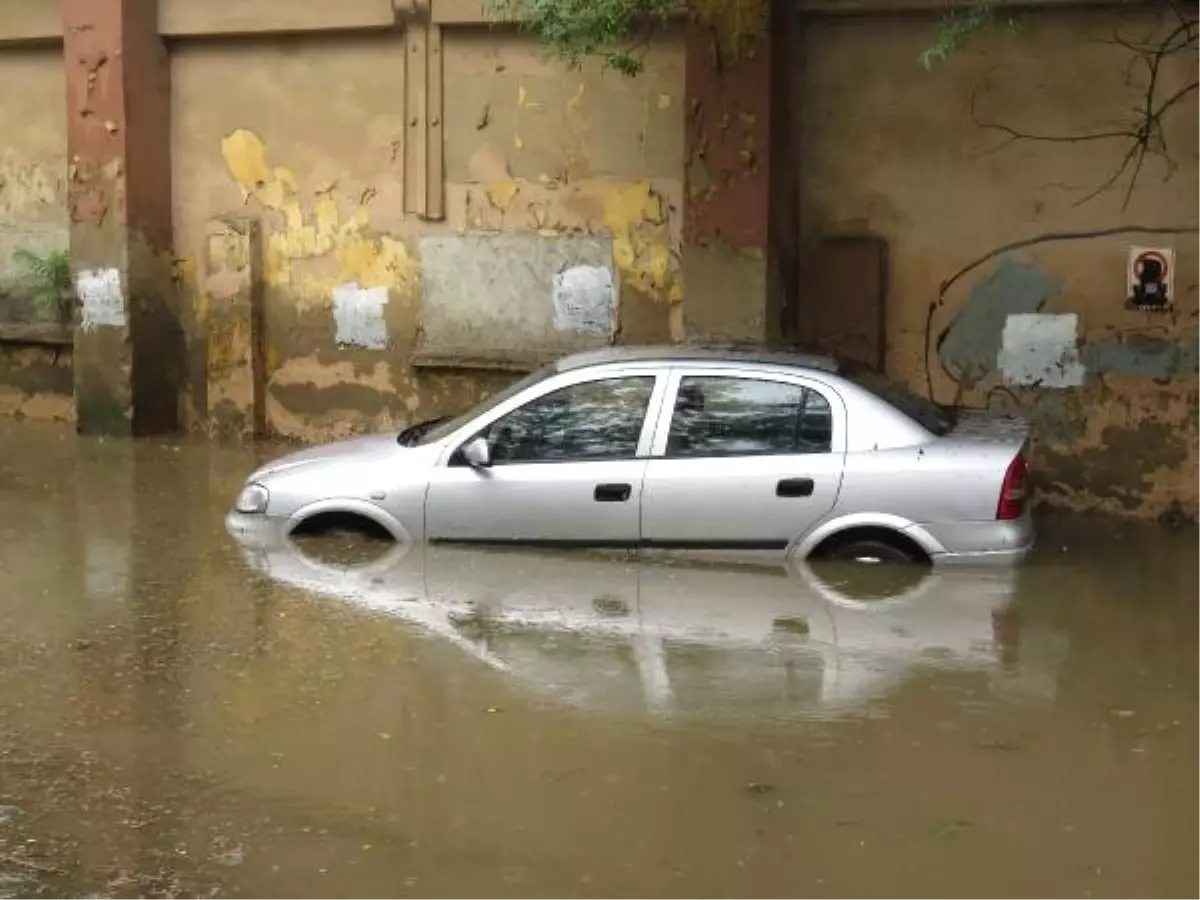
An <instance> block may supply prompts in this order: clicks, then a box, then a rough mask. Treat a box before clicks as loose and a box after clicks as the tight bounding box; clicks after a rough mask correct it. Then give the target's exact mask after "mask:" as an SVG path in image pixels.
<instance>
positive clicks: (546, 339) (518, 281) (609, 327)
mask: <svg viewBox="0 0 1200 900" xmlns="http://www.w3.org/2000/svg"><path fill="white" fill-rule="evenodd" d="M613 255H614V254H613V242H612V240H611V239H609V238H607V237H599V236H596V237H593V236H590V235H579V236H575V235H559V234H546V233H538V232H533V233H527V234H511V233H510V234H495V233H482V234H479V233H476V234H466V235H461V236H460V235H449V236H445V237H427V238H423V239H422V240H421V265H422V273H421V328H422V340H421V347H422V349H423V350H429V351H435V352H461V353H494V354H496V355H498V356H502V355H504V354H512V353H520V352H531V353H536V352H540V351H549V352H560V353H561V352H568V351H570V350H576V349H581V348H584V347H589V346H597V345H603V344H607V343H609V342H610V341H611V339H612V334H613V326H614V322H613V314H612V311H613V306H614V298H613V296H612V293H613V292H612V269H613ZM581 268H582V269H584V270H592V269H598V270H599V271H601V272H603V273H605V276H606V278H607V284H608V296H607V298H605V304H604V305H605V308H606V312H607V317H606V321H602V322H600V323H599V327H598V328H593V329H584V328H580V327H578V326H577V325H575V324H574V322H573V321H572V320H571V319H567V318H565V314H566V313H567V311H568V310H567V309H566V308H565V304H566V303H567V302H569V301H570V300H571V298H570V297H564V296H562V295H561V291H560V290H557V289H556V280H557V279H559V278H560V277H561V275H562V274H563V273H565V272H570V271H578V270H580V269H581ZM593 306H594V304H593ZM576 318H577V317H576Z"/></svg>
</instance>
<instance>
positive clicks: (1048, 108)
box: [796, 8, 1200, 517]
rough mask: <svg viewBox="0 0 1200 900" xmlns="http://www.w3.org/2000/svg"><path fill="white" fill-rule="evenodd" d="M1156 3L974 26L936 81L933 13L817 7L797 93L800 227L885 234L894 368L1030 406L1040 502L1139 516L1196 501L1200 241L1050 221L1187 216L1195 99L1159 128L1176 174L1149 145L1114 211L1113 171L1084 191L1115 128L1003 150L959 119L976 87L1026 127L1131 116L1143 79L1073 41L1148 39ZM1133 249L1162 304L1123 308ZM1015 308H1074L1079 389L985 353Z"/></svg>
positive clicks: (975, 395) (1166, 71)
mask: <svg viewBox="0 0 1200 900" xmlns="http://www.w3.org/2000/svg"><path fill="white" fill-rule="evenodd" d="M1156 15H1157V13H1156V12H1155V10H1154V9H1150V8H1147V9H1144V10H1140V11H1136V12H1134V11H1128V10H1126V11H1124V12H1123V13H1121V14H1114V13H1112V12H1111V11H1103V10H1095V9H1091V10H1088V9H1076V10H1070V11H1067V10H1059V11H1046V12H1029V13H1026V14H1023V15H1022V22H1023V25H1024V30H1023V32H1022V34H1021V36H1020V38H1019V39H1016V40H1015V39H1012V38H1010V37H1008V36H1006V35H1003V34H995V35H987V36H981V37H980V38H979V39H978V40H973V41H972V43H971V45H970V46H969V47H968V48H965V49H964V51H963V52H962V53H960V54H958V55H956V56H955V58H954V59H953V60H951V61H950V62H949V63H948V64H946V65H945V66H941V67H939V69H938V70H937V71H936V72H933V73H929V72H926V71H924V70H923V69H922V68H921V67H920V66H919V65H918V64H917V63H916V62H915V60H916V58H917V56H918V54H919V53H920V51H921V49H922V47H923V46H924V45H925V44H926V43H927V41H928V35H929V33H930V30H931V28H932V24H933V21H934V20H933V18H932V17H927V16H921V15H914V16H911V17H903V18H896V17H894V16H886V15H882V14H881V15H870V14H864V15H862V16H855V17H847V18H841V17H838V18H833V17H830V18H824V17H820V16H817V17H813V18H811V19H809V20H807V21H806V23H805V26H804V37H803V52H802V54H801V55H802V57H803V59H804V61H805V66H804V69H805V71H804V73H803V75H802V76H801V77H800V78H799V79H798V84H797V87H796V94H797V96H798V98H799V103H798V113H797V130H798V133H799V134H801V135H803V137H804V139H803V140H802V141H801V142H800V143H799V151H800V152H799V155H798V165H799V168H800V171H801V173H802V187H801V204H802V215H801V219H802V222H801V236H802V239H804V240H805V241H815V240H817V239H819V238H820V237H822V236H824V235H831V234H845V233H851V234H864V233H867V234H875V235H879V236H880V237H882V238H884V239H885V240H887V242H888V245H889V252H888V259H889V272H888V298H887V304H888V312H887V368H888V369H889V371H890V373H891V374H893V375H895V376H897V377H899V378H901V379H902V380H904V381H906V382H908V383H909V384H910V385H911V386H912V387H914V388H916V389H917V390H919V391H921V392H925V391H926V390H927V389H928V388H929V387H932V390H933V393H934V396H935V397H936V398H937V399H939V400H942V401H947V402H948V401H959V402H964V403H968V404H974V405H979V406H982V405H984V404H987V405H991V406H996V407H1004V408H1015V409H1017V410H1018V411H1021V412H1024V413H1025V414H1026V415H1028V416H1029V417H1030V418H1031V419H1032V420H1033V422H1034V426H1035V428H1034V474H1035V477H1038V473H1039V472H1040V473H1041V475H1042V478H1041V480H1042V481H1043V482H1044V483H1045V485H1047V486H1048V487H1047V488H1046V490H1047V496H1048V497H1049V499H1051V500H1052V501H1053V502H1055V503H1057V504H1059V505H1064V506H1071V507H1075V508H1096V507H1100V508H1104V509H1109V510H1111V511H1113V512H1121V513H1125V514H1136V515H1144V516H1151V517H1152V516H1155V515H1157V514H1158V513H1159V512H1160V511H1161V510H1162V509H1163V508H1165V507H1166V506H1167V505H1169V504H1170V503H1172V502H1174V501H1178V502H1179V503H1181V504H1182V505H1183V506H1184V508H1185V509H1186V510H1189V511H1195V509H1196V506H1197V500H1196V498H1197V487H1198V485H1197V477H1196V473H1197V470H1198V468H1200V452H1198V450H1197V438H1196V435H1195V431H1196V428H1195V414H1194V411H1193V406H1194V405H1195V395H1196V391H1197V377H1196V357H1197V351H1196V320H1197V288H1196V285H1197V283H1198V282H1200V273H1198V272H1197V263H1198V259H1197V251H1196V238H1195V234H1194V233H1191V234H1189V233H1187V232H1183V233H1176V234H1167V235H1147V234H1146V233H1144V232H1139V231H1136V230H1131V231H1129V232H1128V233H1122V232H1120V231H1114V233H1112V234H1109V235H1104V236H1099V237H1092V238H1087V237H1081V238H1079V239H1071V240H1064V239H1062V238H1061V235H1062V234H1063V233H1071V232H1079V233H1086V232H1089V231H1093V230H1098V229H1107V228H1111V229H1119V228H1120V227H1122V226H1142V227H1156V226H1161V227H1176V226H1184V227H1188V226H1194V223H1195V222H1196V204H1195V197H1196V195H1197V192H1198V190H1200V183H1198V174H1197V169H1196V166H1195V162H1194V160H1195V157H1196V153H1197V144H1196V141H1197V137H1196V136H1197V133H1198V131H1200V129H1198V126H1197V108H1196V105H1195V104H1180V105H1178V106H1177V107H1175V108H1174V109H1173V110H1172V111H1171V113H1170V114H1169V115H1168V116H1167V117H1166V118H1165V120H1164V126H1165V135H1164V136H1165V140H1166V144H1167V146H1168V147H1169V148H1170V152H1171V155H1172V156H1173V157H1174V158H1175V160H1176V161H1177V163H1178V167H1177V168H1175V169H1174V170H1172V169H1171V167H1170V166H1169V165H1168V164H1167V163H1166V162H1165V161H1164V160H1163V159H1161V158H1160V157H1158V156H1153V157H1147V159H1146V162H1145V166H1144V168H1143V171H1142V175H1141V178H1140V179H1139V181H1138V185H1137V188H1136V190H1134V191H1133V193H1132V195H1131V196H1130V199H1129V204H1128V208H1127V209H1122V205H1123V202H1124V197H1125V190H1124V188H1125V184H1124V183H1122V184H1119V185H1118V186H1117V188H1116V189H1114V190H1113V191H1110V192H1106V193H1101V194H1100V195H1098V196H1097V197H1095V198H1094V199H1091V200H1087V201H1086V202H1080V201H1082V200H1084V199H1085V198H1086V195H1087V194H1088V192H1089V191H1090V190H1093V189H1094V188H1096V187H1097V186H1099V185H1102V184H1103V183H1104V182H1105V181H1106V180H1107V179H1108V178H1109V177H1110V176H1111V175H1112V173H1113V172H1114V171H1115V169H1116V167H1117V166H1118V165H1119V164H1120V160H1121V156H1122V154H1123V153H1124V152H1125V151H1126V149H1127V148H1126V147H1124V146H1123V145H1121V142H1120V141H1086V142H1036V141H1033V142H1024V141H1017V142H1008V141H1007V140H1006V135H1004V134H1002V133H998V132H995V131H991V130H987V129H984V128H981V127H979V125H977V124H976V123H975V122H974V121H973V120H972V116H971V98H972V96H974V101H975V115H976V117H977V118H978V119H979V120H982V121H992V122H1001V123H1004V124H1007V125H1010V126H1012V127H1014V128H1018V129H1020V130H1022V131H1026V132H1029V133H1031V134H1049V135H1059V134H1079V133H1085V132H1091V131H1095V130H1097V129H1104V128H1106V127H1109V126H1111V125H1112V124H1113V123H1115V122H1117V121H1119V120H1121V121H1123V118H1124V117H1125V116H1127V110H1128V109H1129V108H1130V107H1131V106H1133V105H1135V103H1136V102H1137V91H1138V82H1137V79H1138V78H1140V77H1141V75H1140V74H1137V75H1136V76H1135V77H1134V80H1133V82H1130V81H1129V80H1128V79H1127V72H1128V71H1129V54H1128V51H1126V50H1125V49H1123V48H1121V47H1120V46H1117V45H1116V44H1114V43H1113V42H1111V41H1108V40H1104V41H1101V40H1092V39H1090V38H1089V37H1087V35H1104V36H1111V35H1112V34H1114V33H1129V34H1137V35H1139V38H1138V39H1144V37H1145V36H1146V35H1149V34H1152V33H1153V31H1154V29H1155V28H1156V27H1160V26H1161V25H1162V22H1159V21H1158V20H1157V19H1156ZM1185 56H1186V57H1187V58H1184V57H1185ZM997 72H1003V73H1005V76H1004V77H1003V78H997V77H996V76H995V73H997ZM1160 74H1161V78H1162V79H1163V82H1162V84H1163V89H1164V90H1166V91H1168V92H1169V91H1170V90H1172V88H1171V87H1170V85H1183V84H1186V83H1187V82H1189V81H1193V80H1195V77H1196V61H1195V58H1194V55H1186V54H1181V55H1180V56H1179V57H1178V58H1173V59H1172V60H1170V61H1169V62H1168V63H1167V64H1166V65H1164V67H1163V69H1162V71H1161V73H1160ZM897 148H902V149H903V152H898V151H897ZM1167 176H1170V177H1169V179H1168V178H1167ZM1043 235H1050V236H1052V235H1059V236H1060V237H1059V238H1057V239H1054V240H1043V239H1040V238H1039V236H1043ZM1022 240H1027V241H1030V242H1031V243H1030V246H1028V247H1024V248H1021V249H1018V250H1015V251H1012V252H1011V253H1008V254H1005V255H1001V256H998V257H997V258H995V259H993V260H991V261H988V262H986V263H985V264H983V265H980V266H978V267H976V268H972V269H969V270H968V271H966V272H965V274H963V275H962V276H961V277H959V278H957V279H955V280H954V283H953V284H952V285H951V286H950V287H949V289H948V290H944V289H943V285H944V283H945V282H947V281H948V280H951V279H952V278H954V276H955V275H956V273H960V272H962V270H963V269H964V267H967V266H970V265H971V264H972V263H973V262H975V261H977V260H979V259H980V258H981V257H983V256H984V255H985V254H988V253H990V252H992V251H993V250H994V249H995V248H1000V247H1003V246H1005V245H1008V244H1010V243H1012V242H1016V241H1022ZM1146 245H1161V246H1173V247H1174V250H1175V275H1176V280H1175V295H1176V296H1175V298H1174V300H1175V309H1174V310H1173V312H1172V314H1171V315H1155V314H1149V313H1144V312H1138V311H1133V310H1128V309H1126V308H1125V300H1126V280H1127V277H1126V267H1127V262H1128V254H1129V248H1130V247H1131V246H1146ZM812 302H830V301H829V299H828V298H814V299H813V301H812ZM931 307H932V310H931ZM1027 314H1042V315H1047V316H1055V317H1058V316H1066V315H1074V316H1075V317H1076V335H1075V341H1074V344H1075V352H1076V353H1077V358H1078V368H1076V364H1075V363H1074V362H1073V360H1072V359H1071V353H1070V350H1069V348H1067V347H1066V343H1068V342H1067V341H1066V340H1065V337H1064V340H1063V341H1062V342H1061V343H1060V349H1062V350H1064V351H1065V352H1066V354H1067V357H1068V370H1069V373H1070V377H1069V378H1067V379H1066V380H1067V381H1071V382H1074V381H1078V380H1080V379H1079V375H1080V369H1082V375H1083V377H1082V384H1081V385H1079V386H1073V385H1072V386H1065V387H1064V386H1061V383H1062V379H1060V382H1059V383H1060V386H1056V387H1048V388H1035V387H1032V386H1023V385H1020V384H1015V385H1014V384H1009V385H1005V384H1004V379H1003V378H1002V374H1001V372H1000V370H999V367H998V366H997V359H998V357H999V355H1000V353H1001V349H1002V346H1003V341H1004V334H1005V329H1006V326H1007V325H1008V322H1009V317H1010V316H1014V315H1016V316H1019V315H1027ZM1055 321H1065V320H1055ZM1027 337H1028V338H1029V339H1030V340H1034V336H1032V335H1027ZM1027 346H1028V344H1027ZM927 348H928V349H927ZM927 354H928V356H927ZM1010 380H1012V379H1010ZM1016 380H1024V379H1023V378H1022V379H1016ZM1168 432H1170V433H1171V435H1172V436H1171V437H1170V438H1169V440H1167V444H1166V446H1165V447H1164V448H1163V452H1162V453H1159V445H1160V444H1161V442H1162V440H1163V439H1164V436H1165V435H1166V434H1167V433H1168ZM1135 447H1137V448H1139V450H1138V452H1137V454H1136V455H1131V454H1132V452H1133V448H1135ZM1181 453H1182V454H1183V455H1182V456H1181ZM1097 473H1102V474H1097ZM1103 473H1106V474H1103Z"/></svg>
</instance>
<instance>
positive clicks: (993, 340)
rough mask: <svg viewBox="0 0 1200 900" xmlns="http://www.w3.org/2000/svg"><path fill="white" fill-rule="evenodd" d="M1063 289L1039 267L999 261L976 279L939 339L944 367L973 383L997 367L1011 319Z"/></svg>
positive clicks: (1038, 307) (1038, 306)
mask: <svg viewBox="0 0 1200 900" xmlns="http://www.w3.org/2000/svg"><path fill="white" fill-rule="evenodd" d="M1061 290H1062V285H1061V284H1060V283H1059V282H1058V281H1057V280H1056V279H1055V278H1054V276H1053V275H1052V274H1050V273H1049V272H1047V271H1045V270H1044V269H1042V268H1040V267H1038V266H1031V265H1021V264H1019V263H1017V262H1016V261H1015V260H1013V259H1011V258H1005V259H1003V260H1001V262H1000V264H999V265H998V266H997V267H996V270H995V271H994V272H992V273H990V274H988V275H987V276H986V277H983V278H980V279H979V280H978V281H976V282H975V283H974V284H973V285H972V286H971V289H970V293H969V294H968V295H967V298H966V299H965V300H964V301H963V303H962V304H961V305H960V306H959V307H958V309H957V311H956V312H955V314H954V318H953V319H951V321H950V323H949V324H948V325H947V326H946V330H945V331H944V332H943V337H940V338H939V339H938V343H937V352H938V356H939V358H940V359H941V361H942V364H943V365H944V366H946V367H947V369H948V370H949V371H951V372H953V373H954V376H955V377H956V378H957V379H958V380H959V382H960V383H962V384H965V385H968V386H969V385H971V384H973V383H975V382H977V381H980V380H981V379H982V378H984V377H985V376H987V375H989V374H991V373H992V372H994V371H995V369H996V358H997V356H998V355H999V353H1000V351H1001V349H1002V339H1003V334H1004V329H1005V324H1006V322H1007V320H1008V317H1009V316H1012V315H1019V314H1029V313H1036V312H1039V311H1040V310H1042V309H1044V308H1045V306H1046V304H1047V303H1049V302H1050V301H1051V300H1053V299H1054V298H1055V297H1057V296H1058V294H1059V293H1060V292H1061Z"/></svg>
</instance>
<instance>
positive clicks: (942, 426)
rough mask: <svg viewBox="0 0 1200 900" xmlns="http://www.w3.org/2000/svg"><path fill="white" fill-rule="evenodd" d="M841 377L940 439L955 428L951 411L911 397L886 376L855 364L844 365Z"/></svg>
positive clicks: (899, 385)
mask: <svg viewBox="0 0 1200 900" xmlns="http://www.w3.org/2000/svg"><path fill="white" fill-rule="evenodd" d="M840 374H841V375H842V377H843V378H845V379H846V380H847V381H850V382H852V383H854V384H856V385H858V386H859V387H860V388H862V389H863V390H865V391H869V392H870V393H872V394H874V395H875V396H876V397H878V398H879V399H880V400H882V401H883V402H885V403H887V404H888V405H889V406H891V407H893V408H894V409H897V410H899V411H900V412H902V413H904V415H906V416H908V417H909V418H910V419H912V420H913V421H914V422H916V423H917V424H918V425H920V426H921V427H922V428H924V429H925V430H926V431H928V432H931V433H932V434H935V435H937V436H938V437H941V436H942V435H944V434H947V433H948V432H949V431H950V429H952V428H953V427H954V411H953V410H952V409H950V408H949V407H946V406H942V405H941V404H938V403H934V402H933V401H932V400H927V399H925V398H924V397H922V396H921V395H920V394H914V393H913V392H912V391H910V390H909V389H908V388H906V387H905V386H904V385H902V384H900V383H898V382H895V381H892V380H891V379H890V378H888V377H886V376H885V375H882V374H880V373H879V372H876V371H875V370H874V369H868V368H866V367H865V366H860V365H857V364H843V365H842V367H841V369H840Z"/></svg>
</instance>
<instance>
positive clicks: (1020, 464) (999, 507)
mask: <svg viewBox="0 0 1200 900" xmlns="http://www.w3.org/2000/svg"><path fill="white" fill-rule="evenodd" d="M1028 474H1029V467H1028V465H1026V463H1025V454H1024V453H1018V454H1017V455H1016V456H1015V457H1013V461H1012V462H1010V463H1009V464H1008V471H1006V472H1005V473H1004V483H1003V484H1002V485H1000V502H998V503H997V504H996V518H997V519H999V520H1001V521H1010V520H1012V519H1019V518H1021V513H1023V512H1025V481H1026V476H1027V475H1028Z"/></svg>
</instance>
